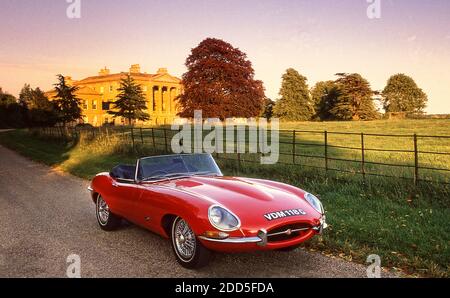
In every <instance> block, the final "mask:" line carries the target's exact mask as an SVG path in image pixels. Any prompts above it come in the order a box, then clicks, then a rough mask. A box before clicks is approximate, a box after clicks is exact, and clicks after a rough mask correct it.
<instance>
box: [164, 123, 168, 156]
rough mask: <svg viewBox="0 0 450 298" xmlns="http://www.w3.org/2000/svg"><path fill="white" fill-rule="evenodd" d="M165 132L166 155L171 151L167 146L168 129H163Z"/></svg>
mask: <svg viewBox="0 0 450 298" xmlns="http://www.w3.org/2000/svg"><path fill="white" fill-rule="evenodd" d="M163 130H164V147H165V150H166V153H169V149H168V146H167V131H166V128H163Z"/></svg>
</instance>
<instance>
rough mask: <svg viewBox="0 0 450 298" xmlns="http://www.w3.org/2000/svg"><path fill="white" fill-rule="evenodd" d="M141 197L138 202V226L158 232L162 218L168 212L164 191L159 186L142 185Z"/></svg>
mask: <svg viewBox="0 0 450 298" xmlns="http://www.w3.org/2000/svg"><path fill="white" fill-rule="evenodd" d="M138 187H140V191H141V193H140V195H139V198H138V199H137V200H136V214H135V215H136V216H137V217H138V219H137V222H136V223H137V224H139V225H141V226H143V227H146V228H148V229H150V230H153V231H156V232H158V231H159V229H160V227H161V218H162V216H163V215H164V214H165V212H166V206H165V204H167V200H166V195H165V194H164V191H162V189H161V187H159V186H158V184H157V183H156V184H151V183H146V184H141V185H140V186H138Z"/></svg>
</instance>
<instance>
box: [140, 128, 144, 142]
mask: <svg viewBox="0 0 450 298" xmlns="http://www.w3.org/2000/svg"><path fill="white" fill-rule="evenodd" d="M139 132H140V133H141V143H142V145H144V136H143V135H142V127H139Z"/></svg>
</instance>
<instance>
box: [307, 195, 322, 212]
mask: <svg viewBox="0 0 450 298" xmlns="http://www.w3.org/2000/svg"><path fill="white" fill-rule="evenodd" d="M305 199H306V200H307V201H308V203H309V204H310V205H311V206H313V208H314V209H316V211H317V212H319V213H320V214H324V213H325V211H324V209H323V205H322V203H321V202H320V200H319V199H318V198H317V197H316V196H315V195H313V194H310V193H307V194H306V195H305Z"/></svg>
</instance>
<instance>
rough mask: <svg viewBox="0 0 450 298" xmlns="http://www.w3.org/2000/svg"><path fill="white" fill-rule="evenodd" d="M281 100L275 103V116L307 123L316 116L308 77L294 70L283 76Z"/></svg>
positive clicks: (287, 71)
mask: <svg viewBox="0 0 450 298" xmlns="http://www.w3.org/2000/svg"><path fill="white" fill-rule="evenodd" d="M282 79H283V80H282V83H281V88H280V93H279V94H280V98H279V99H278V100H277V102H276V103H275V107H274V115H275V116H276V117H278V118H280V119H283V120H289V121H306V120H310V119H311V118H312V116H313V115H314V105H313V102H312V100H311V97H310V95H309V89H308V84H307V83H306V81H307V79H306V77H304V76H302V75H301V74H300V73H299V72H298V71H296V70H295V69H293V68H289V69H287V70H286V73H285V74H283V77H282Z"/></svg>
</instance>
